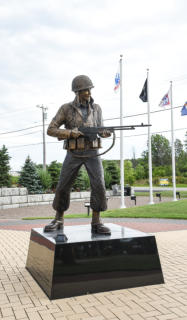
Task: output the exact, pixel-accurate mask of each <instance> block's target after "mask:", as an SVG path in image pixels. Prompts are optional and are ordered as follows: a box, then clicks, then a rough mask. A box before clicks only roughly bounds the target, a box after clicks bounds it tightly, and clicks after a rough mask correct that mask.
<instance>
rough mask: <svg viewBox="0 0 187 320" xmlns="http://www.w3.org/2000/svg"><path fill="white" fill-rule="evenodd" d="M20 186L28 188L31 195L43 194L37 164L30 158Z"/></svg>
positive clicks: (20, 180) (21, 177)
mask: <svg viewBox="0 0 187 320" xmlns="http://www.w3.org/2000/svg"><path fill="white" fill-rule="evenodd" d="M19 184H20V185H21V186H23V187H26V188H27V190H28V192H29V193H30V194H34V193H41V191H42V187H41V184H40V178H39V175H38V172H37V169H36V166H35V164H34V163H33V162H32V160H31V158H30V157H29V156H28V157H27V159H26V160H25V164H24V166H23V168H22V170H21V173H20V177H19Z"/></svg>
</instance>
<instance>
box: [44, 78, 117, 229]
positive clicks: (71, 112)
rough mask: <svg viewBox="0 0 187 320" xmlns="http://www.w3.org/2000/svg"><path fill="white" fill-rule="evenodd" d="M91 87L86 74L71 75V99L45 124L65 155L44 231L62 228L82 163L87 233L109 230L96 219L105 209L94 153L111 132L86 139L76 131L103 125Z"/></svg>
mask: <svg viewBox="0 0 187 320" xmlns="http://www.w3.org/2000/svg"><path fill="white" fill-rule="evenodd" d="M93 87H94V86H93V83H92V81H91V80H90V78H89V77H87V76H85V75H79V76H77V77H75V78H74V79H73V81H72V91H74V92H75V99H74V101H73V102H70V103H66V104H64V105H62V106H61V107H60V109H59V110H58V112H57V114H56V116H55V117H54V118H53V119H52V121H51V123H50V124H49V127H48V130H47V134H48V135H50V136H53V137H57V138H58V140H64V148H65V149H67V155H66V158H65V160H64V163H63V166H62V170H61V174H60V179H59V182H58V185H57V189H56V193H55V198H54V201H53V208H54V209H55V210H56V215H55V219H54V220H52V221H51V223H50V224H48V225H46V226H45V227H44V232H51V231H55V230H62V229H63V225H64V211H66V210H67V209H68V208H69V205H70V192H71V187H72V184H73V182H74V180H75V178H76V176H77V173H78V171H79V169H80V167H81V166H82V165H83V164H84V166H85V167H86V170H87V172H88V175H89V179H90V185H91V198H90V206H91V208H92V221H91V232H92V233H93V234H103V235H108V234H110V233H111V232H110V229H109V228H107V227H106V226H105V225H104V224H103V223H102V222H101V220H100V211H105V210H106V209H107V201H106V192H105V182H104V172H103V167H102V162H101V159H100V157H99V156H97V155H98V149H99V148H100V147H101V141H100V137H102V138H105V137H109V136H110V135H111V133H110V131H107V130H104V131H103V132H102V133H100V137H97V138H96V139H94V140H89V139H88V138H87V137H84V135H83V133H82V132H80V131H78V128H79V127H100V126H103V120H102V111H101V108H100V106H99V105H98V104H95V103H94V100H93V98H92V97H91V89H92V88H93ZM62 125H64V126H65V129H60V127H61V126H62Z"/></svg>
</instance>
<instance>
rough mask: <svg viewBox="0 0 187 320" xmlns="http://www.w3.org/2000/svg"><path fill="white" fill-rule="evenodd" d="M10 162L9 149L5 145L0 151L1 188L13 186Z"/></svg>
mask: <svg viewBox="0 0 187 320" xmlns="http://www.w3.org/2000/svg"><path fill="white" fill-rule="evenodd" d="M9 160H10V156H9V155H8V149H7V148H6V147H5V145H3V147H2V148H1V149H0V187H10V186H11V179H10V175H9V170H10V165H9Z"/></svg>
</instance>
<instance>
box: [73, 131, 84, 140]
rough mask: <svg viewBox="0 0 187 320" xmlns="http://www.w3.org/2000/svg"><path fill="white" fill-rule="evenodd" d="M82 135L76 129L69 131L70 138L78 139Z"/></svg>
mask: <svg viewBox="0 0 187 320" xmlns="http://www.w3.org/2000/svg"><path fill="white" fill-rule="evenodd" d="M83 135H84V134H83V133H82V132H80V131H79V130H78V129H73V130H70V138H74V139H76V138H78V137H80V136H83Z"/></svg>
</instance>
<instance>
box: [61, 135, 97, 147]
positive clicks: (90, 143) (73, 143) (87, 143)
mask: <svg viewBox="0 0 187 320" xmlns="http://www.w3.org/2000/svg"><path fill="white" fill-rule="evenodd" d="M99 148H102V146H101V139H100V138H96V139H94V140H88V139H85V138H84V137H78V138H77V139H73V138H72V139H67V140H65V142H64V149H66V150H89V149H99Z"/></svg>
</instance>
